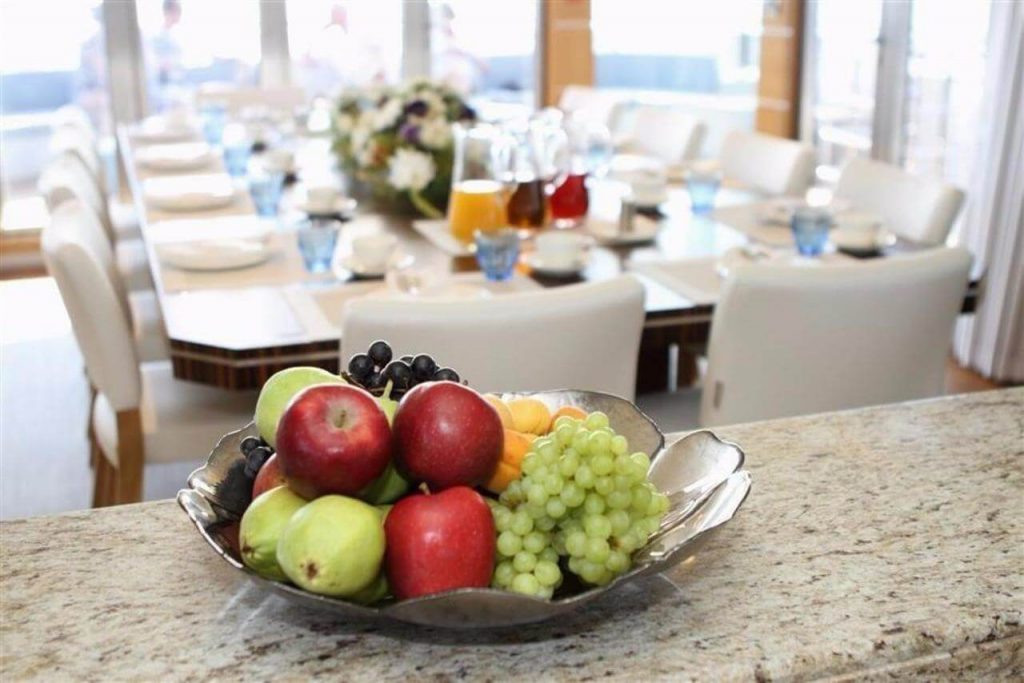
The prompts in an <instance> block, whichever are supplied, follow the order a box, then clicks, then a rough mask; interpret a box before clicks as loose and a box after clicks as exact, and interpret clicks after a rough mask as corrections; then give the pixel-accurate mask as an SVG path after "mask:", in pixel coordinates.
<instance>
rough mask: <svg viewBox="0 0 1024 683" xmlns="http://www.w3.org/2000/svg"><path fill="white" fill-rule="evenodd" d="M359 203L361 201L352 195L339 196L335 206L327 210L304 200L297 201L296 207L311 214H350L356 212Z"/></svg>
mask: <svg viewBox="0 0 1024 683" xmlns="http://www.w3.org/2000/svg"><path fill="white" fill-rule="evenodd" d="M358 204H359V202H357V201H356V200H355V199H352V198H351V197H338V198H337V199H336V200H335V201H334V207H333V208H330V209H327V210H324V209H313V208H310V206H309V204H308V203H306V202H304V201H301V202H296V203H295V208H296V209H297V210H298V211H301V212H302V213H304V214H307V215H310V216H332V217H333V216H349V215H351V214H353V213H355V210H356V206H358Z"/></svg>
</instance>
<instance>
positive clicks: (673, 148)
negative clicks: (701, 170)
mask: <svg viewBox="0 0 1024 683" xmlns="http://www.w3.org/2000/svg"><path fill="white" fill-rule="evenodd" d="M632 119H633V121H632V125H631V126H630V127H629V132H628V133H626V137H625V138H624V139H622V140H620V142H619V145H618V147H619V149H618V151H619V152H625V153H628V154H642V155H645V156H652V157H656V158H658V159H660V160H661V161H664V162H665V163H666V164H668V165H670V166H671V165H679V164H682V163H683V162H686V161H691V160H693V159H696V158H697V157H698V156H700V149H701V145H702V144H703V143H704V136H705V134H706V133H707V126H706V125H705V124H704V122H703V121H700V120H699V119H697V118H696V117H694V116H690V115H688V114H686V113H684V112H681V111H679V110H677V109H673V108H671V107H655V106H649V105H641V106H637V107H636V108H635V109H634V110H633V113H632Z"/></svg>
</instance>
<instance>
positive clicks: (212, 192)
mask: <svg viewBox="0 0 1024 683" xmlns="http://www.w3.org/2000/svg"><path fill="white" fill-rule="evenodd" d="M142 193H143V196H144V197H145V198H146V203H147V204H149V205H150V206H153V207H156V208H158V209H164V210H166V211H203V210H207V209H218V208H220V207H223V206H227V205H229V204H231V203H232V202H233V201H235V186H234V184H233V183H232V181H231V176H229V175H228V174H226V173H208V174H203V175H180V176H165V177H160V178H149V179H148V180H146V181H145V182H144V183H143V184H142Z"/></svg>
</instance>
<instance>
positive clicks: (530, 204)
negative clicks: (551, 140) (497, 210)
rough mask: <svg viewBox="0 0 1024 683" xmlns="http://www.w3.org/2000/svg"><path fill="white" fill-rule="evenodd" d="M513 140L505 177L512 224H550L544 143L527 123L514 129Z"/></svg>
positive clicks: (511, 130) (515, 225)
mask: <svg viewBox="0 0 1024 683" xmlns="http://www.w3.org/2000/svg"><path fill="white" fill-rule="evenodd" d="M509 139H510V143H511V147H510V149H509V156H508V162H509V165H508V171H507V173H506V175H505V184H506V186H507V187H508V188H509V196H508V205H507V210H508V223H509V225H511V226H513V227H516V228H540V227H543V226H544V224H545V222H546V221H547V182H546V180H545V178H544V175H543V168H542V159H541V156H542V154H543V148H542V141H541V140H540V139H539V135H538V132H537V131H536V130H535V129H534V127H533V126H531V125H528V124H526V123H525V122H524V123H522V124H518V125H515V126H513V127H512V128H510V130H509Z"/></svg>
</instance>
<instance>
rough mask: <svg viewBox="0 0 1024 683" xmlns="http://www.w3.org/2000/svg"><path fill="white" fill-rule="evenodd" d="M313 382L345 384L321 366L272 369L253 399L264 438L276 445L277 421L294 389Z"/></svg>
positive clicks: (261, 434)
mask: <svg viewBox="0 0 1024 683" xmlns="http://www.w3.org/2000/svg"><path fill="white" fill-rule="evenodd" d="M315 384H347V382H346V381H345V380H343V379H342V378H341V377H338V376H337V375H335V374H332V373H330V372H327V371H326V370H324V369H323V368H313V367H304V366H300V367H294V368H287V369H285V370H281V371H279V372H275V373H274V374H273V375H271V376H270V379H268V380H267V381H266V382H264V383H263V388H262V389H261V390H260V397H259V399H257V401H256V428H257V429H258V430H259V432H260V436H261V437H263V440H264V441H266V442H267V443H269V444H270V445H271V446H272V447H273V448H277V444H276V443H275V441H276V439H277V423H278V421H280V419H281V415H282V414H283V413H284V410H285V408H287V407H288V404H289V403H290V402H291V400H292V399H293V398H294V397H295V395H296V394H297V393H299V392H300V391H302V390H303V389H305V388H307V387H311V386H313V385H315Z"/></svg>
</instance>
